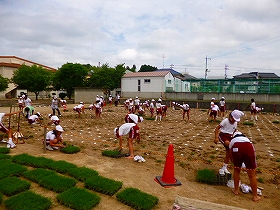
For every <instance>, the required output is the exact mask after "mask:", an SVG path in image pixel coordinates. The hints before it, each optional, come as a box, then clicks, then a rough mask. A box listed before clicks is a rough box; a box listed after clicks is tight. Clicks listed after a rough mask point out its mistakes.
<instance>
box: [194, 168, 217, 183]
mask: <svg viewBox="0 0 280 210" xmlns="http://www.w3.org/2000/svg"><path fill="white" fill-rule="evenodd" d="M196 181H198V182H202V183H205V184H216V183H217V176H216V173H215V171H214V170H210V169H202V170H198V171H197V174H196Z"/></svg>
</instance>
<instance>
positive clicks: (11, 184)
mask: <svg viewBox="0 0 280 210" xmlns="http://www.w3.org/2000/svg"><path fill="white" fill-rule="evenodd" d="M30 186H31V183H30V182H28V181H25V180H21V179H20V178H17V177H14V176H12V177H7V178H5V179H2V180H0V192H2V193H3V194H4V195H7V196H12V195H15V194H18V193H20V192H23V191H26V190H28V189H29V188H30Z"/></svg>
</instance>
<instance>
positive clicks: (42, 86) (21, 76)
mask: <svg viewBox="0 0 280 210" xmlns="http://www.w3.org/2000/svg"><path fill="white" fill-rule="evenodd" d="M51 75H52V72H51V71H49V70H46V69H44V68H42V67H41V66H36V65H33V66H26V65H22V66H21V67H19V68H18V69H17V70H15V71H14V73H13V77H12V79H11V80H12V82H13V83H14V84H16V85H17V86H18V88H21V89H27V91H30V92H33V93H35V95H36V100H37V99H38V95H39V92H40V91H44V90H46V88H47V87H48V86H49V85H50V84H51Z"/></svg>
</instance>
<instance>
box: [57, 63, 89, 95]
mask: <svg viewBox="0 0 280 210" xmlns="http://www.w3.org/2000/svg"><path fill="white" fill-rule="evenodd" d="M87 76H88V69H87V67H85V66H84V65H82V64H79V63H75V64H73V63H66V64H63V65H62V66H61V68H59V69H58V70H57V71H56V72H55V74H54V77H53V87H54V88H55V89H56V90H60V89H64V90H65V91H66V93H67V96H68V98H69V99H71V96H72V94H73V92H74V88H75V87H83V86H84V85H85V81H86V77H87Z"/></svg>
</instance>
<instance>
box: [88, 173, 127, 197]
mask: <svg viewBox="0 0 280 210" xmlns="http://www.w3.org/2000/svg"><path fill="white" fill-rule="evenodd" d="M122 184H123V183H122V182H120V181H115V180H113V179H108V178H105V177H101V176H95V177H92V178H91V179H87V180H86V181H85V187H86V188H87V189H90V190H94V191H96V192H100V193H103V194H106V195H114V194H115V193H116V192H117V191H118V190H119V189H121V187H122Z"/></svg>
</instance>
